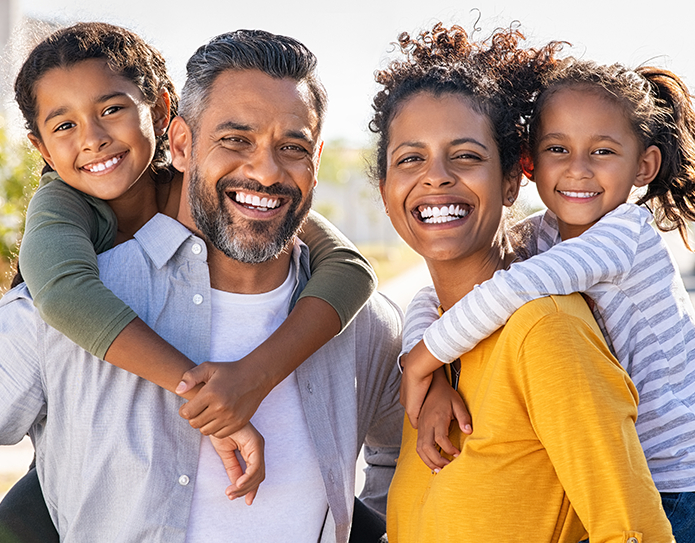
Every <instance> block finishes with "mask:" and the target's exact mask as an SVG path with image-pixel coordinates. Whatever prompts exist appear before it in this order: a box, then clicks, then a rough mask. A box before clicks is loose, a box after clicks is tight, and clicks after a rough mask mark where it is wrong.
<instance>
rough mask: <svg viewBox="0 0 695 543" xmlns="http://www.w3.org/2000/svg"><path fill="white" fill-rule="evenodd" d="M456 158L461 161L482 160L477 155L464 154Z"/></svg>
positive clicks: (459, 154) (455, 156)
mask: <svg viewBox="0 0 695 543" xmlns="http://www.w3.org/2000/svg"><path fill="white" fill-rule="evenodd" d="M454 158H456V159H461V160H480V157H479V156H478V155H476V154H475V153H469V152H463V153H458V154H457V155H454Z"/></svg>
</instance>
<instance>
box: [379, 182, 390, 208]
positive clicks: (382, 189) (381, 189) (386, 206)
mask: <svg viewBox="0 0 695 543" xmlns="http://www.w3.org/2000/svg"><path fill="white" fill-rule="evenodd" d="M385 181H386V180H385V179H379V193H380V194H381V201H382V202H383V203H384V211H385V212H386V214H387V215H388V214H389V206H388V205H386V198H385V196H384V182H385Z"/></svg>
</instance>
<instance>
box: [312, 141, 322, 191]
mask: <svg viewBox="0 0 695 543" xmlns="http://www.w3.org/2000/svg"><path fill="white" fill-rule="evenodd" d="M323 143H324V142H323V140H321V143H319V150H318V152H317V153H316V157H315V158H314V186H316V185H317V184H318V182H319V168H320V167H321V157H322V156H323Z"/></svg>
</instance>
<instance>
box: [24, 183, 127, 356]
mask: <svg viewBox="0 0 695 543" xmlns="http://www.w3.org/2000/svg"><path fill="white" fill-rule="evenodd" d="M49 181H50V182H49ZM116 229H117V225H116V217H115V215H114V214H113V211H112V210H111V208H110V207H109V206H108V204H106V202H103V201H101V200H98V199H96V198H92V197H90V196H87V195H85V194H83V193H81V192H79V191H77V190H75V189H73V188H71V187H69V186H68V185H66V184H65V183H63V181H61V180H60V178H59V177H57V174H55V173H51V174H46V175H44V177H43V178H42V179H41V185H40V186H39V190H38V191H37V192H36V194H35V195H34V197H33V198H32V200H31V202H30V203H29V207H28V209H27V218H26V228H25V232H24V237H23V239H22V244H21V246H20V250H19V267H20V270H21V273H22V276H23V278H24V280H25V282H26V284H27V287H28V288H29V292H31V295H32V297H33V298H34V305H35V306H36V307H37V308H38V310H39V313H40V314H41V317H42V318H43V319H44V320H45V321H46V322H47V323H48V324H50V325H51V326H53V327H54V328H56V329H57V330H59V331H60V332H62V333H63V334H65V335H66V336H67V337H68V338H70V339H71V340H72V341H74V342H75V343H77V344H78V345H79V346H80V347H82V348H83V349H85V350H87V351H89V352H90V353H92V354H93V355H95V356H97V357H99V358H103V357H104V356H105V354H106V351H107V350H108V348H109V347H110V346H111V343H112V342H113V340H114V339H115V338H116V336H118V334H120V333H121V331H123V329H124V328H125V327H126V325H127V324H128V323H130V322H131V321H132V320H133V319H134V318H135V317H136V316H137V315H136V314H135V312H134V311H133V310H132V309H131V308H130V307H128V306H127V305H126V304H125V303H124V302H123V301H121V299H120V298H118V297H117V296H116V295H115V294H113V293H112V292H111V291H110V290H109V289H108V288H106V287H105V286H104V284H103V283H102V282H101V280H100V279H99V268H98V266H97V253H98V252H103V251H105V250H107V249H110V248H111V247H112V246H113V243H114V240H115V237H116Z"/></svg>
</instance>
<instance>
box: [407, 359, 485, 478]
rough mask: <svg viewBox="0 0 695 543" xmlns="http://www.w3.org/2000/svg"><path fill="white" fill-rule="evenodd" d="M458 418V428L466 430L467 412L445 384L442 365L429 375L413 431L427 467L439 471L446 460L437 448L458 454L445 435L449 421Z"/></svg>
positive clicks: (455, 393) (447, 431) (418, 451)
mask: <svg viewBox="0 0 695 543" xmlns="http://www.w3.org/2000/svg"><path fill="white" fill-rule="evenodd" d="M454 420H456V421H457V422H458V425H459V428H461V432H463V433H464V434H470V433H471V432H472V431H473V429H472V428H471V416H470V414H469V413H468V409H467V408H466V404H465V403H464V402H463V399H462V398H461V396H460V395H459V394H458V392H456V391H455V390H454V389H453V387H452V386H451V385H450V384H449V381H448V380H447V378H446V374H445V373H444V368H441V369H438V370H437V371H435V372H434V374H433V376H432V383H431V385H430V389H429V393H428V394H427V397H426V398H425V401H424V403H423V404H422V409H421V410H420V418H419V428H418V432H417V448H416V450H417V453H418V455H420V458H422V461H423V462H424V463H425V464H427V467H428V468H430V469H432V470H435V471H439V470H440V469H442V468H443V467H444V466H446V465H447V464H448V463H449V460H448V459H447V458H444V457H443V456H442V455H441V454H440V450H439V448H437V446H439V447H440V448H441V450H442V451H443V452H444V453H446V454H448V455H450V456H453V457H456V456H458V455H459V454H460V452H461V451H459V450H458V449H457V448H456V447H455V446H454V444H453V443H452V442H451V440H450V439H449V430H450V428H451V423H452V421H454Z"/></svg>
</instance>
